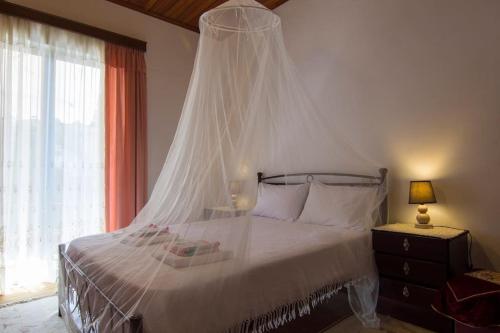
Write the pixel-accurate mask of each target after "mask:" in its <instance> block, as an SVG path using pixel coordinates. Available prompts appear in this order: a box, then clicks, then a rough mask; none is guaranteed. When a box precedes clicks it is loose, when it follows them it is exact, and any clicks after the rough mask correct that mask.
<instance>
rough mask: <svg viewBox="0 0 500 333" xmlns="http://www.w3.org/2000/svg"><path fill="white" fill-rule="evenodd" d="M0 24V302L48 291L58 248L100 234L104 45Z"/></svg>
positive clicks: (7, 21) (8, 20)
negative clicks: (17, 292) (3, 296)
mask: <svg viewBox="0 0 500 333" xmlns="http://www.w3.org/2000/svg"><path fill="white" fill-rule="evenodd" d="M0 21H1V23H0V165H1V173H0V189H1V191H0V197H1V198H0V214H1V216H0V217H1V220H0V293H2V291H4V292H7V293H9V291H12V290H14V289H15V288H16V286H22V287H28V286H30V285H33V284H38V283H40V282H54V281H55V278H56V274H57V260H58V257H57V245H58V244H59V243H63V242H67V241H69V240H71V239H74V238H77V237H81V236H85V235H89V234H95V233H99V232H103V231H104V226H105V221H104V215H105V214H104V211H105V210H104V65H103V63H104V59H103V58H104V43H103V42H100V41H98V40H95V39H93V38H90V37H85V36H80V35H78V34H74V33H70V32H66V31H64V30H60V29H56V28H52V27H48V26H44V25H42V24H38V23H32V22H29V21H25V20H21V19H18V18H13V17H9V16H3V15H0ZM2 240H3V242H2ZM3 289H5V290H3Z"/></svg>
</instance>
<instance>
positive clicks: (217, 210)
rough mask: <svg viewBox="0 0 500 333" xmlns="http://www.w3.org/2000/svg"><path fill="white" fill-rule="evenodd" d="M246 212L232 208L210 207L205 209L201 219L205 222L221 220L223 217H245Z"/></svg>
mask: <svg viewBox="0 0 500 333" xmlns="http://www.w3.org/2000/svg"><path fill="white" fill-rule="evenodd" d="M246 212H247V210H245V209H238V208H234V207H211V208H205V210H204V211H203V217H204V218H205V220H211V219H221V218H225V217H234V216H242V215H245V214H246Z"/></svg>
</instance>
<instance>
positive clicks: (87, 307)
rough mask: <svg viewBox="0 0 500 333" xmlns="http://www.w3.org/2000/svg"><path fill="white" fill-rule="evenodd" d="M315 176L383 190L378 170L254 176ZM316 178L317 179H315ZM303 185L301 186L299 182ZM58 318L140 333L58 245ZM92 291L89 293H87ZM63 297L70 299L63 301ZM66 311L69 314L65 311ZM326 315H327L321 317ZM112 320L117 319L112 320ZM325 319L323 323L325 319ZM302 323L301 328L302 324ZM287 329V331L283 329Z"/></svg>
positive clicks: (81, 329) (86, 331) (86, 330)
mask: <svg viewBox="0 0 500 333" xmlns="http://www.w3.org/2000/svg"><path fill="white" fill-rule="evenodd" d="M317 176H333V177H343V178H344V179H345V178H348V179H357V181H346V182H324V183H325V184H328V185H332V186H369V187H371V186H373V187H379V189H380V190H381V191H383V192H385V191H386V189H387V182H386V180H387V169H385V168H382V169H379V176H370V175H358V174H351V173H336V172H334V173H332V172H312V173H293V174H282V175H272V176H264V174H263V173H262V172H259V173H258V174H257V180H258V182H259V183H261V182H262V183H266V184H274V185H286V184H297V181H296V180H295V183H294V182H288V181H287V178H295V179H296V178H298V177H299V178H300V177H305V181H306V182H310V181H312V180H314V179H315V177H317ZM318 178H319V177H318ZM302 183H303V182H302ZM379 213H380V215H379V216H380V219H379V221H378V223H379V224H385V223H387V216H388V214H387V196H386V197H385V199H384V200H383V202H382V203H381V205H380V208H379ZM58 285H59V290H58V293H59V316H61V317H63V318H64V319H65V320H66V322H67V323H68V325H69V326H70V330H71V331H72V332H78V333H99V332H113V333H115V332H116V333H142V331H143V326H142V316H141V315H140V314H134V315H128V314H126V313H125V312H124V311H123V310H122V309H120V307H119V306H118V305H117V304H115V303H114V302H113V300H111V299H110V298H109V297H108V296H107V295H106V294H105V293H104V292H103V291H102V290H101V289H100V288H99V286H97V285H96V284H95V283H94V282H93V281H92V279H91V278H90V277H89V276H87V274H86V273H85V272H84V271H83V270H81V269H80V267H78V265H77V264H76V263H75V262H74V261H73V260H72V259H71V258H70V257H69V256H68V255H67V254H66V245H65V244H61V245H59V283H58ZM89 291H92V292H89ZM63 295H71V297H67V298H66V299H65V298H64V297H63ZM95 297H97V298H99V300H98V301H99V302H100V303H102V304H104V305H103V306H101V307H100V308H99V309H93V307H92V306H91V304H96V303H97V300H96V299H95ZM70 299H72V302H71V304H69V302H70ZM63 302H66V304H63ZM67 309H69V311H67ZM103 311H107V312H108V313H109V315H108V317H106V318H107V319H108V320H109V318H111V322H110V323H109V325H108V326H106V328H105V331H102V330H101V329H100V324H101V322H100V321H101V318H102V317H101V316H102V315H103ZM315 312H318V313H320V314H319V315H318V317H319V316H322V318H318V317H316V318H315V317H314V316H315ZM325 313H327V314H325ZM309 317H310V318H311V321H310V322H313V323H314V322H318V320H323V322H324V321H325V320H327V323H331V320H332V319H333V320H334V321H338V318H335V317H334V316H332V315H331V314H328V312H325V311H314V312H313V313H311V314H310V315H309ZM114 318H117V319H116V320H115V319H114ZM325 318H326V319H325ZM304 323H305V324H304ZM307 323H308V321H301V324H300V325H293V322H292V323H289V324H287V325H285V326H282V327H280V328H278V329H277V331H283V330H284V329H285V330H286V331H287V332H293V331H296V332H304V327H298V328H297V327H296V326H304V325H308V324H307ZM288 326H290V330H288V329H287V327H288Z"/></svg>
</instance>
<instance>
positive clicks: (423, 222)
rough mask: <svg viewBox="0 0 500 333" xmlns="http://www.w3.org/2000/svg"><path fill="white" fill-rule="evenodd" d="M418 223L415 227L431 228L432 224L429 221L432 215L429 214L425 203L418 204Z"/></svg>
mask: <svg viewBox="0 0 500 333" xmlns="http://www.w3.org/2000/svg"><path fill="white" fill-rule="evenodd" d="M417 210H418V214H417V223H415V228H420V229H431V228H433V226H432V224H430V223H429V221H430V220H431V217H430V216H429V214H427V207H426V206H425V205H423V204H421V205H419V206H418V209H417Z"/></svg>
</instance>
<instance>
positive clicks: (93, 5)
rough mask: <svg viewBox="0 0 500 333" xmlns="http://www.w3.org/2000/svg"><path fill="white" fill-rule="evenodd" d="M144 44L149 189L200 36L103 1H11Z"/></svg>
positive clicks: (164, 151)
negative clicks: (145, 46)
mask: <svg viewBox="0 0 500 333" xmlns="http://www.w3.org/2000/svg"><path fill="white" fill-rule="evenodd" d="M9 1H10V2H13V3H16V4H19V5H22V6H26V7H30V8H33V9H37V10H40V11H43V12H46V13H50V14H54V15H58V16H62V17H65V18H68V19H71V20H75V21H78V22H82V23H86V24H90V25H92V26H95V27H99V28H102V29H106V30H110V31H113V32H116V33H120V34H123V35H126V36H129V37H134V38H137V39H141V40H144V41H146V42H147V43H148V50H147V53H146V63H147V71H148V72H147V84H148V101H147V102H148V175H149V177H148V178H149V180H148V183H149V184H148V186H149V192H151V190H152V186H153V185H154V183H155V182H156V178H157V177H158V175H159V173H160V171H161V168H162V166H163V162H164V160H165V157H166V155H167V152H168V149H169V147H170V143H171V142H172V139H173V136H174V133H175V129H176V128H177V122H178V120H179V117H180V114H181V109H182V104H183V102H184V97H185V95H186V91H187V86H188V84H189V78H190V75H191V71H192V68H193V62H194V56H195V53H196V43H197V41H198V34H197V33H195V32H192V31H189V30H186V29H183V28H180V27H177V26H175V25H172V24H170V23H167V22H164V21H161V20H158V19H155V18H153V17H150V16H146V15H144V14H141V13H138V12H135V11H133V10H130V9H128V8H124V7H121V6H118V5H115V4H113V3H111V2H108V1H105V0H85V1H82V0H9Z"/></svg>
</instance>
